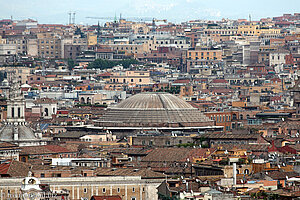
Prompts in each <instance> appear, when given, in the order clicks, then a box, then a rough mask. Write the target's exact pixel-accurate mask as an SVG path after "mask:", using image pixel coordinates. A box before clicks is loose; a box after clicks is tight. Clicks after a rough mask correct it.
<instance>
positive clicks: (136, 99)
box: [112, 93, 195, 110]
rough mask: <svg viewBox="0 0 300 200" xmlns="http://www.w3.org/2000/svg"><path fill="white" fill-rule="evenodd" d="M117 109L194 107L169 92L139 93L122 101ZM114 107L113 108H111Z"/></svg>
mask: <svg viewBox="0 0 300 200" xmlns="http://www.w3.org/2000/svg"><path fill="white" fill-rule="evenodd" d="M116 108H117V109H148V110H149V109H150V110H153V109H156V110H159V109H167V110H177V109H195V108H194V107H192V106H191V105H190V104H189V103H187V102H186V101H184V100H182V99H180V98H178V97H176V96H174V95H172V94H169V93H140V94H136V95H133V96H132V97H130V98H128V99H126V100H124V101H122V102H121V103H120V104H118V105H117V106H116ZM112 109H114V108H112Z"/></svg>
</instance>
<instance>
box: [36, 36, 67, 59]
mask: <svg viewBox="0 0 300 200" xmlns="http://www.w3.org/2000/svg"><path fill="white" fill-rule="evenodd" d="M37 39H38V56H39V57H41V58H52V59H53V58H61V57H62V51H61V37H60V36H58V35H57V34H55V33H54V32H47V33H38V34H37Z"/></svg>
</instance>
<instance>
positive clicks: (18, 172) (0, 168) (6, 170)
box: [0, 160, 30, 177]
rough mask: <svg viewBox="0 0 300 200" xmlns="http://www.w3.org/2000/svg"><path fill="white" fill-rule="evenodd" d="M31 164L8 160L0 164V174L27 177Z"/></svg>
mask: <svg viewBox="0 0 300 200" xmlns="http://www.w3.org/2000/svg"><path fill="white" fill-rule="evenodd" d="M29 168H30V164H28V163H24V162H19V161H15V160H13V161H7V162H5V163H2V164H0V175H1V176H9V177H25V176H27V175H28V172H29Z"/></svg>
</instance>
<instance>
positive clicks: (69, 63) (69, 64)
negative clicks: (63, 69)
mask: <svg viewBox="0 0 300 200" xmlns="http://www.w3.org/2000/svg"><path fill="white" fill-rule="evenodd" d="M75 66H76V62H75V61H74V60H73V59H68V69H69V70H70V71H71V70H72V69H73V68H74V67H75Z"/></svg>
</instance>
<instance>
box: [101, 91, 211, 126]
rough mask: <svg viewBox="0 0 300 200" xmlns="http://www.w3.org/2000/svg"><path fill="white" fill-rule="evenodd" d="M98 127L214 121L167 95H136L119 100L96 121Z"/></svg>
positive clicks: (187, 123)
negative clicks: (119, 101)
mask: <svg viewBox="0 0 300 200" xmlns="http://www.w3.org/2000/svg"><path fill="white" fill-rule="evenodd" d="M96 124H97V125H98V126H100V127H144V128H147V127H149V128H151V127H170V128H175V127H204V126H206V127H207V126H214V121H212V120H210V119H209V118H207V117H206V116H205V115H203V114H202V113H201V112H200V111H199V110H198V109H196V108H194V107H193V106H191V105H190V104H189V103H187V102H185V101H184V100H182V99H180V98H178V97H176V96H174V95H172V94H169V93H140V94H136V95H133V96H131V97H129V98H128V99H125V100H123V101H122V102H121V103H119V104H117V105H116V106H113V107H110V108H108V110H107V112H106V113H105V114H104V115H103V116H102V117H101V118H99V120H97V122H96Z"/></svg>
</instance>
